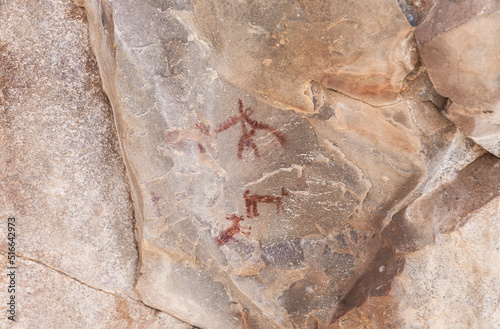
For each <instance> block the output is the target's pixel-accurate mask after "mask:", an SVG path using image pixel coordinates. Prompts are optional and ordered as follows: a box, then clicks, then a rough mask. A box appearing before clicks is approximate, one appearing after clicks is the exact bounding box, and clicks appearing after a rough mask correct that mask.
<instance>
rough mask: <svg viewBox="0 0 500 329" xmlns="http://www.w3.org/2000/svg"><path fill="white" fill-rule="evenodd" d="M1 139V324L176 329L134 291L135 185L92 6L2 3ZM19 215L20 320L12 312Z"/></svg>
mask: <svg viewBox="0 0 500 329" xmlns="http://www.w3.org/2000/svg"><path fill="white" fill-rule="evenodd" d="M0 145H1V148H0V167H1V173H0V200H1V204H2V207H1V209H0V217H1V222H2V239H1V242H0V243H1V248H2V249H1V250H2V252H1V264H2V280H1V281H0V282H1V285H2V288H1V289H0V299H1V301H2V302H1V304H2V305H3V306H2V308H1V309H2V311H1V312H2V316H1V319H0V327H1V328H124V327H126V326H127V324H131V326H130V328H144V327H153V328H154V327H155V325H156V326H157V327H162V326H163V325H162V324H161V323H162V322H163V323H165V325H167V324H168V323H172V325H169V326H170V327H169V328H174V326H173V324H174V322H172V321H171V320H169V319H168V318H171V317H170V316H168V315H166V314H162V313H161V312H160V313H158V312H156V311H155V310H152V309H151V308H150V307H146V306H144V305H143V304H142V303H141V302H139V301H134V299H135V300H137V295H136V293H135V291H134V290H133V289H134V283H135V277H136V271H137V261H138V251H137V246H136V242H135V238H134V233H133V225H134V224H133V221H134V216H133V209H132V204H131V201H130V196H129V195H130V192H129V185H128V181H127V178H126V173H125V168H124V166H123V160H122V158H121V156H120V154H119V150H118V143H117V138H116V131H115V128H114V124H113V117H112V112H111V108H110V105H109V101H108V99H107V97H106V95H105V94H104V92H103V90H102V87H101V80H100V77H99V72H98V68H97V62H96V60H95V57H94V55H93V53H92V50H91V48H90V41H89V35H88V25H87V20H86V15H85V10H84V9H82V8H79V7H77V6H76V5H75V4H74V3H73V2H72V1H60V0H50V1H42V2H37V1H29V0H23V1H0ZM9 217H15V218H16V222H15V225H16V226H15V227H16V231H15V232H16V237H15V239H14V242H15V246H16V255H17V266H18V268H17V276H16V286H17V293H16V298H17V301H18V304H17V321H16V322H15V323H14V322H12V321H9V320H7V313H6V307H7V306H6V303H7V301H8V300H9V298H10V293H9V294H8V293H7V286H8V282H9V280H8V277H7V276H6V272H5V271H7V264H6V261H7V251H8V249H7V247H8V245H7V243H8V242H12V241H9V240H7V218H9ZM172 320H173V318H172ZM169 321H170V322H169ZM155 323H156V324H155ZM141 324H144V326H142V325H141ZM150 325H151V326H150Z"/></svg>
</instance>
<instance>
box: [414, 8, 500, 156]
mask: <svg viewBox="0 0 500 329" xmlns="http://www.w3.org/2000/svg"><path fill="white" fill-rule="evenodd" d="M499 30H500V3H499V2H498V1H496V0H478V1H438V2H437V4H436V5H435V6H434V7H433V8H432V10H431V11H430V13H429V14H428V15H427V17H426V19H425V21H423V22H422V24H420V25H419V26H418V28H417V29H416V31H415V35H416V39H417V41H418V43H419V49H420V53H421V56H422V60H423V61H424V63H425V66H426V68H427V70H428V72H429V75H430V77H431V80H432V82H433V83H434V85H435V86H436V90H437V91H438V92H439V94H441V95H443V96H445V97H448V98H449V101H450V105H449V107H448V108H447V110H446V116H447V117H448V118H449V119H450V120H451V121H453V122H454V123H455V124H456V125H457V126H459V127H460V128H461V129H462V130H463V131H464V132H465V133H466V134H467V135H468V136H470V137H471V138H472V139H474V141H476V142H477V143H478V144H480V145H481V146H483V147H484V148H485V149H487V150H488V151H490V152H491V153H493V154H495V155H496V156H500V129H499V128H500V65H499V63H500V34H499V33H498V31H499Z"/></svg>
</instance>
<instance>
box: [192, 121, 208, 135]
mask: <svg viewBox="0 0 500 329" xmlns="http://www.w3.org/2000/svg"><path fill="white" fill-rule="evenodd" d="M195 126H196V129H198V130H199V131H201V133H202V134H204V135H210V126H209V125H205V124H203V123H197V124H196V125H195Z"/></svg>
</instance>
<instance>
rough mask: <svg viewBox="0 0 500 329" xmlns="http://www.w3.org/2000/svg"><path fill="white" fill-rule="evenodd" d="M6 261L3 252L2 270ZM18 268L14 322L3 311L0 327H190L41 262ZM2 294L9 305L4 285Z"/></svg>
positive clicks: (23, 261) (25, 263) (20, 260)
mask: <svg viewBox="0 0 500 329" xmlns="http://www.w3.org/2000/svg"><path fill="white" fill-rule="evenodd" d="M6 260H7V258H6V257H5V255H4V254H2V261H1V263H0V264H1V266H2V268H6V267H7V266H8V265H7V262H6ZM17 266H18V269H17V280H18V281H17V287H18V290H17V292H16V299H15V300H16V302H17V304H16V305H17V315H16V316H15V319H16V321H15V322H13V321H10V320H7V319H6V316H5V314H3V316H2V320H1V322H0V328H67V329H71V328H75V329H77V328H78V329H80V328H95V329H98V328H103V329H104V328H106V329H107V328H131V329H132V328H137V329H142V328H152V329H153V328H157V329H160V328H161V329H192V327H191V326H189V325H186V324H184V323H182V322H181V321H179V320H176V319H175V318H173V317H171V316H169V315H168V314H165V313H162V312H160V311H158V310H155V309H152V308H150V307H148V306H145V305H144V304H143V303H141V302H139V301H137V300H134V299H132V298H130V297H128V296H125V295H122V294H111V293H108V292H105V291H102V290H99V289H95V288H94V287H89V286H88V285H86V284H85V283H83V282H81V281H79V280H75V278H73V277H69V276H67V275H66V274H64V273H62V272H60V271H58V270H56V269H54V268H50V267H47V266H46V265H43V264H41V263H39V262H35V261H31V260H26V259H24V258H18V259H17ZM3 281H4V280H2V283H4V282H3ZM5 287H6V285H5ZM0 298H1V300H2V301H5V304H6V303H7V301H8V300H9V298H10V294H8V293H7V290H6V289H1V290H0ZM2 304H3V303H2ZM4 312H5V311H4ZM6 314H7V313H6Z"/></svg>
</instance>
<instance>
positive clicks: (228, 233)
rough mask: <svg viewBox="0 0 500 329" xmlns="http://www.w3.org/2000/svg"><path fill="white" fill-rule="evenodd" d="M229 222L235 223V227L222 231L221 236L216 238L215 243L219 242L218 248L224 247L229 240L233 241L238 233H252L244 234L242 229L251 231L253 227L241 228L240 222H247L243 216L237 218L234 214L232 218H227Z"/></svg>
mask: <svg viewBox="0 0 500 329" xmlns="http://www.w3.org/2000/svg"><path fill="white" fill-rule="evenodd" d="M226 219H227V220H230V221H232V222H233V225H232V226H231V227H230V228H227V229H225V230H224V231H222V232H221V233H220V234H219V236H217V237H216V238H215V241H216V242H217V245H218V246H222V245H224V244H226V243H227V242H228V241H229V240H233V239H234V236H235V235H236V234H238V233H241V234H243V235H247V236H248V235H250V232H243V231H242V230H241V229H242V228H244V229H247V230H251V229H252V227H251V226H249V227H243V226H240V222H241V221H243V220H245V218H244V217H243V216H236V214H232V215H231V216H228V217H226Z"/></svg>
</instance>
